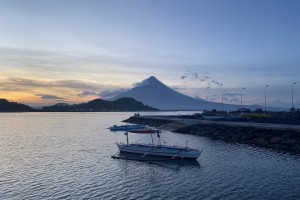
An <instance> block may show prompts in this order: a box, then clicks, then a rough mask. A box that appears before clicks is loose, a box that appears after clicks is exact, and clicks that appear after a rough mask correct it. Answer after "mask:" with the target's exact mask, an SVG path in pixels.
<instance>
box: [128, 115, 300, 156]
mask: <svg viewBox="0 0 300 200" xmlns="http://www.w3.org/2000/svg"><path fill="white" fill-rule="evenodd" d="M190 120H191V121H190ZM190 120H189V119H184V120H182V119H180V118H175V117H158V116H156V117H153V116H144V117H130V118H129V119H127V120H124V122H127V123H135V124H146V125H149V126H153V127H157V128H162V129H164V127H167V130H171V131H173V132H177V133H182V134H193V135H199V136H204V137H209V138H212V139H217V140H223V141H227V142H236V143H241V144H249V145H255V146H259V147H264V148H271V149H279V150H284V151H288V152H294V153H300V131H299V127H298V126H292V125H281V124H277V126H276V125H275V126H268V124H265V125H264V124H259V125H257V126H256V124H253V123H249V124H247V123H245V122H243V123H225V122H214V121H203V120H195V119H190ZM172 127H173V129H172ZM168 128H169V129H168ZM170 128H171V129H170Z"/></svg>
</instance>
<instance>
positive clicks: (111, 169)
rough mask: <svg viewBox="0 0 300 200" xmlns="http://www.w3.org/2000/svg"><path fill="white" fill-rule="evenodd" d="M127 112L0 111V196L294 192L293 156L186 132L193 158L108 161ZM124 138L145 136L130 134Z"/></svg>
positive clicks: (179, 139)
mask: <svg viewBox="0 0 300 200" xmlns="http://www.w3.org/2000/svg"><path fill="white" fill-rule="evenodd" d="M130 115H132V113H13V114H5V113H0V199H1V200H2V199H17V200H19V199H105V200H106V199H114V200H115V199H168V200H169V199H264V200H266V199H300V156H297V155H290V154H285V153H280V152H276V151H272V150H266V149H260V148H254V147H251V146H248V145H238V144H228V143H224V142H221V141H213V140H210V139H207V138H202V137H198V136H192V135H181V134H176V133H171V132H165V133H163V134H162V139H163V140H164V141H166V142H167V144H177V145H185V142H186V140H189V143H188V144H189V146H190V147H195V148H203V149H204V151H203V154H202V155H201V157H200V158H199V159H198V160H197V161H195V162H190V161H160V162H150V163H147V162H138V161H127V160H115V159H112V158H111V157H110V156H111V155H113V154H114V153H115V152H116V151H117V147H116V144H115V142H117V141H119V142H120V141H124V142H125V136H124V135H123V134H122V133H113V132H109V131H108V130H107V129H105V128H107V127H108V126H111V125H113V124H121V123H120V121H121V120H123V119H126V118H127V117H129V116H130ZM130 139H131V141H139V142H149V141H150V138H147V136H145V137H141V136H140V135H138V136H136V135H130Z"/></svg>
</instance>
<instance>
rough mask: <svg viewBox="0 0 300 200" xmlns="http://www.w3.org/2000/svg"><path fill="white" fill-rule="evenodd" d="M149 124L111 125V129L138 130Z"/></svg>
mask: <svg viewBox="0 0 300 200" xmlns="http://www.w3.org/2000/svg"><path fill="white" fill-rule="evenodd" d="M145 128H147V126H145V125H121V126H116V125H114V126H112V127H109V130H110V131H129V130H138V129H145Z"/></svg>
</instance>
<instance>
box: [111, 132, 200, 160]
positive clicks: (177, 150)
mask: <svg viewBox="0 0 300 200" xmlns="http://www.w3.org/2000/svg"><path fill="white" fill-rule="evenodd" d="M152 130H153V131H154V132H150V131H149V130H148V131H147V132H144V131H140V132H138V131H130V132H133V133H142V134H150V135H151V139H152V144H141V143H132V144H130V143H129V139H128V132H125V135H126V136H127V143H126V144H125V143H117V146H118V149H119V151H118V152H117V153H116V154H115V156H112V158H115V157H116V155H117V154H118V153H119V152H120V153H131V154H138V155H141V156H140V159H141V160H143V158H144V157H145V156H156V157H164V158H166V159H197V158H199V156H200V155H201V153H202V151H203V149H202V150H198V149H192V148H189V147H187V146H186V147H179V146H169V145H161V144H160V134H159V131H157V130H155V129H152ZM153 133H157V136H158V138H159V141H158V145H155V144H154V143H153V136H152V134H153Z"/></svg>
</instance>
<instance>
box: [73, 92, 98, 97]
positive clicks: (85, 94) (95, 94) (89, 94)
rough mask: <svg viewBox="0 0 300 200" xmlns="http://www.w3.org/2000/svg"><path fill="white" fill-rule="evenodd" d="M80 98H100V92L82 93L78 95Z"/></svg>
mask: <svg viewBox="0 0 300 200" xmlns="http://www.w3.org/2000/svg"><path fill="white" fill-rule="evenodd" d="M77 96H79V97H86V96H100V92H90V91H82V92H79V93H78V94H77Z"/></svg>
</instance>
